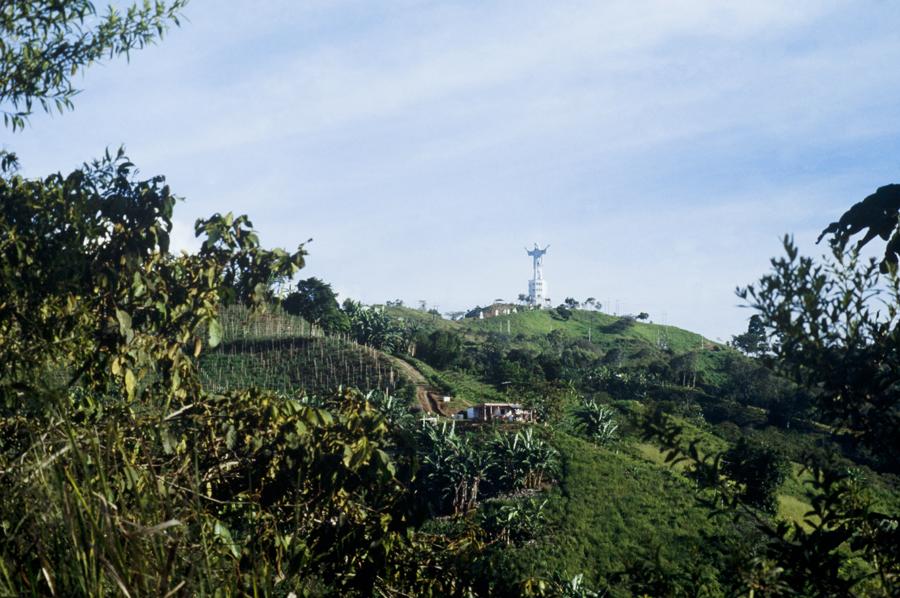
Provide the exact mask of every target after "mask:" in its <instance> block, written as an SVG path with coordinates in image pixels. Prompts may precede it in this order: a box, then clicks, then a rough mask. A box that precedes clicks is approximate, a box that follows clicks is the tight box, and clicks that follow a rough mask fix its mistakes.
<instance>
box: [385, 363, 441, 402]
mask: <svg viewBox="0 0 900 598" xmlns="http://www.w3.org/2000/svg"><path fill="white" fill-rule="evenodd" d="M388 357H390V359H391V361H392V362H393V364H394V365H395V366H397V369H399V370H401V371H402V372H403V373H404V374H405V375H406V377H407V378H409V379H410V380H411V381H412V383H413V384H414V385H415V387H416V400H417V401H418V402H419V405H421V406H422V410H423V411H424V412H425V413H436V414H438V415H447V413H445V412H444V409H443V394H442V393H441V392H440V391H439V390H437V389H436V388H434V387H432V386H431V385H430V384H429V383H428V379H427V378H425V376H424V375H422V372H420V371H419V370H417V369H416V368H415V367H414V366H413V365H412V364H410V363H407V362H406V361H404V360H402V359H400V358H399V357H394V356H393V355H389V356H388Z"/></svg>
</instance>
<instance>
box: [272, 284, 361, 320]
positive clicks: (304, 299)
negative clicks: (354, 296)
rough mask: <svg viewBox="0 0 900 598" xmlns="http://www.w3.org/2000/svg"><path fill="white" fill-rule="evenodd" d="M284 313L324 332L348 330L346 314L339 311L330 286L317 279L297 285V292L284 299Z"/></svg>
mask: <svg viewBox="0 0 900 598" xmlns="http://www.w3.org/2000/svg"><path fill="white" fill-rule="evenodd" d="M282 306H283V307H284V309H285V311H287V312H288V313H290V314H294V315H298V316H301V317H303V318H305V319H306V320H308V321H310V322H312V323H314V324H317V325H319V326H321V327H322V328H324V329H325V331H326V332H346V331H347V330H349V329H350V320H349V319H348V318H347V314H345V313H344V312H342V311H341V309H340V306H339V305H338V301H337V294H336V293H335V292H334V290H333V289H332V288H331V285H330V284H328V283H327V282H324V281H322V280H320V279H318V278H314V277H313V278H307V279H306V280H301V281H300V282H299V283H297V290H296V291H295V292H293V293H290V294H289V295H288V296H287V297H285V298H284V301H283V303H282Z"/></svg>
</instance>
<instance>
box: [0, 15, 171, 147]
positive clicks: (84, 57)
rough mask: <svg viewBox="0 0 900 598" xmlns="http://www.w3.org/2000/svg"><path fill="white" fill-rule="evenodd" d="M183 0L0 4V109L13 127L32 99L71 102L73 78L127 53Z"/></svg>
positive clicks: (64, 105)
mask: <svg viewBox="0 0 900 598" xmlns="http://www.w3.org/2000/svg"><path fill="white" fill-rule="evenodd" d="M186 3H187V0H169V1H163V0H156V1H154V2H150V1H149V0H148V1H145V2H143V3H141V4H137V3H135V4H132V5H130V6H128V7H127V8H124V9H116V8H115V7H113V6H110V7H109V8H107V10H106V13H105V14H103V15H101V14H99V13H98V11H97V9H96V7H95V6H94V3H93V2H91V1H90V0H66V1H60V0H27V1H19V0H12V1H7V2H3V3H2V4H0V110H2V111H3V122H4V124H5V125H6V126H7V127H11V128H12V129H13V130H16V129H21V128H22V127H24V125H25V122H26V119H27V118H28V116H29V115H30V114H31V113H32V111H33V108H34V104H35V102H37V103H38V104H39V105H40V106H41V108H42V109H43V110H45V111H48V112H49V111H51V110H53V109H56V110H58V111H60V112H62V111H63V110H66V109H71V108H72V107H73V103H72V98H73V97H74V96H75V95H76V94H77V93H78V90H77V89H76V88H75V87H74V86H73V85H72V79H73V77H74V76H75V75H76V74H78V73H79V72H81V71H82V70H83V69H84V68H85V67H87V66H89V65H90V64H92V63H95V62H97V61H99V60H101V59H103V58H104V57H109V58H112V57H115V56H120V55H123V54H124V55H125V56H128V55H129V53H130V52H131V51H132V50H135V49H139V48H142V47H144V46H145V45H147V44H150V43H153V42H155V41H156V40H158V39H159V38H161V37H162V36H163V34H164V33H165V32H166V29H167V28H168V27H169V26H170V25H171V24H175V25H177V24H178V18H179V14H180V12H181V10H182V9H183V8H184V6H185V4H186Z"/></svg>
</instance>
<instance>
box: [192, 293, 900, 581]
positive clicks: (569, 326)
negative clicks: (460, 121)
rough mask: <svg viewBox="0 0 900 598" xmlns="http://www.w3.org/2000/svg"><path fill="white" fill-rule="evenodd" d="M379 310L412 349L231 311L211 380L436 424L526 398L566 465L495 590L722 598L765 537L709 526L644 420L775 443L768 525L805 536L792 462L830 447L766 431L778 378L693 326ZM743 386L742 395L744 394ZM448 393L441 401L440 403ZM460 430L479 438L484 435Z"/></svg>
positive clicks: (693, 436) (594, 317)
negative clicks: (367, 396) (381, 399)
mask: <svg viewBox="0 0 900 598" xmlns="http://www.w3.org/2000/svg"><path fill="white" fill-rule="evenodd" d="M384 313H385V314H387V315H388V316H389V317H390V318H391V319H392V320H393V321H394V323H395V326H396V330H397V331H398V333H399V334H400V335H401V336H402V338H403V339H405V340H404V341H403V343H401V345H400V346H401V347H406V348H408V351H403V350H399V351H395V352H394V354H393V355H389V354H386V353H382V352H380V351H375V350H372V349H370V348H368V347H364V346H360V345H357V344H356V343H354V342H353V341H350V340H349V339H348V338H346V337H345V336H340V335H338V336H327V335H322V333H321V332H319V331H315V330H313V331H312V332H310V328H309V325H308V324H306V323H305V322H303V321H302V320H299V319H296V318H293V317H291V316H287V315H285V314H281V315H277V313H276V314H275V315H272V314H270V315H268V316H264V317H263V320H259V321H257V323H256V324H253V325H250V326H249V329H252V330H254V331H253V332H248V320H247V318H248V317H249V316H247V315H244V316H240V317H238V316H237V315H235V317H234V318H233V320H234V321H233V322H232V323H231V324H230V325H229V327H227V328H226V334H225V339H226V341H225V343H224V344H223V345H222V347H220V348H219V349H217V350H216V351H214V352H212V353H211V354H210V355H208V356H207V357H205V358H204V372H205V374H206V375H207V376H208V379H209V381H210V383H211V385H213V386H215V385H225V386H230V387H237V386H240V385H242V384H246V383H247V382H248V381H251V380H252V381H255V382H254V383H257V384H259V385H261V386H265V387H268V388H275V389H278V390H283V391H290V390H296V389H301V388H302V389H304V390H305V391H306V392H308V393H327V392H328V390H329V388H328V385H329V384H330V385H332V386H336V385H338V384H344V385H348V384H349V385H353V386H358V387H360V388H362V389H363V390H367V389H376V388H381V389H384V388H387V390H389V391H398V392H400V393H401V394H403V396H405V397H406V400H407V401H408V404H409V406H410V407H411V408H412V407H414V406H416V405H418V406H419V407H418V408H419V409H420V410H424V411H426V412H430V413H436V414H443V415H451V414H452V413H454V412H456V411H457V410H459V409H462V408H464V407H465V406H467V405H473V404H477V403H481V402H485V401H494V402H496V401H501V402H502V401H513V402H524V403H525V404H526V405H528V406H530V407H532V408H535V409H537V410H538V411H539V412H541V413H544V412H546V413H548V414H553V415H549V417H550V419H548V420H547V421H546V422H545V426H546V425H547V424H549V428H548V427H545V428H544V432H543V434H544V435H545V436H546V437H547V438H548V441H549V442H550V443H551V444H552V446H554V447H555V449H556V450H557V451H558V453H559V459H560V468H559V472H558V476H557V479H556V482H555V483H554V484H552V485H551V486H549V487H547V488H545V489H544V490H543V492H541V493H540V495H542V496H543V497H544V500H545V501H546V502H545V504H544V507H543V510H542V512H541V513H542V514H541V517H542V518H543V519H544V523H543V524H542V525H543V527H542V529H543V532H542V533H541V534H539V535H536V536H535V537H534V538H533V539H532V540H530V541H526V542H524V543H511V544H509V545H506V546H504V545H497V546H495V547H494V548H491V549H490V550H489V551H488V555H489V559H490V563H492V564H491V565H489V567H490V570H491V571H492V572H493V573H492V576H493V577H492V578H491V579H492V580H491V582H490V583H491V584H493V585H492V587H494V588H506V590H505V591H513V588H516V587H518V585H519V584H520V583H521V582H522V580H524V579H527V578H551V577H553V575H555V574H560V573H561V572H563V573H565V575H574V574H575V573H579V574H583V577H582V578H581V579H583V580H584V582H585V583H587V584H588V585H589V586H591V587H595V588H598V589H605V590H606V591H608V592H610V595H613V596H628V595H631V594H632V593H634V592H647V593H649V594H651V595H653V594H654V593H659V592H662V593H663V594H678V593H684V592H687V593H690V594H693V593H703V592H706V593H707V594H708V595H719V594H720V593H721V592H723V591H724V590H723V588H725V587H726V586H728V584H730V583H732V582H733V580H732V579H731V578H730V573H729V571H728V567H730V565H728V559H729V558H732V557H731V556H729V555H730V552H729V550H730V548H729V547H731V546H734V545H736V544H740V543H744V544H747V543H751V544H752V543H753V542H759V541H761V540H759V538H757V537H756V536H755V535H754V534H755V533H756V532H754V531H753V529H752V528H751V527H746V526H745V527H743V528H742V527H740V526H738V527H735V525H734V524H732V523H729V522H727V521H726V520H722V519H711V511H710V509H709V507H708V506H706V505H704V504H703V503H702V501H698V495H697V486H696V483H695V481H694V480H693V478H692V477H691V476H692V473H691V471H692V470H691V468H690V467H686V466H685V465H684V464H679V465H677V466H676V467H672V465H670V464H669V463H668V461H667V459H666V453H665V451H664V450H663V449H662V448H660V447H659V445H658V444H656V443H654V442H648V441H647V440H646V439H645V438H643V436H642V432H641V429H640V424H639V421H640V419H641V417H642V416H643V415H646V414H648V413H649V410H650V409H651V408H662V409H663V410H665V411H666V412H668V413H669V414H670V415H671V416H673V417H675V418H676V420H677V421H678V422H680V424H681V425H682V426H684V427H685V430H686V434H687V436H686V438H687V439H689V440H694V441H696V442H697V443H698V447H700V451H701V454H703V455H706V454H714V453H716V452H721V451H725V450H727V449H728V448H729V447H732V446H734V445H735V443H736V442H737V441H738V440H739V439H740V438H742V437H746V438H748V439H751V440H752V441H753V442H756V443H759V444H760V446H767V447H774V448H775V449H776V450H777V451H779V454H781V455H784V459H785V460H786V461H785V462H786V463H787V464H788V469H787V473H786V477H785V479H784V481H783V483H782V484H781V485H780V487H779V488H778V490H777V491H776V494H775V497H774V500H775V502H774V505H775V510H774V512H773V515H772V516H773V517H775V518H776V519H781V520H784V521H788V522H795V523H797V524H798V525H801V526H803V527H804V529H810V526H811V525H812V523H811V521H813V520H810V519H808V512H809V511H810V510H811V509H812V504H813V502H814V500H815V493H814V492H813V491H812V489H811V488H810V486H809V482H810V480H811V478H810V474H809V473H808V472H807V471H805V470H804V469H803V468H802V467H801V465H800V462H801V461H802V459H803V456H804V455H805V454H807V453H808V452H809V451H817V450H820V447H822V446H823V443H825V442H826V440H827V438H826V435H825V434H824V433H823V432H822V431H821V430H820V429H819V428H817V427H816V426H815V425H814V422H808V421H805V420H802V419H800V418H794V419H790V418H789V419H788V421H787V425H785V423H784V422H782V423H781V424H778V425H775V424H774V423H773V422H775V420H774V419H773V417H774V416H773V415H771V414H770V409H771V408H772V407H773V405H775V402H776V401H779V400H782V399H780V398H779V397H781V396H782V395H781V394H779V393H781V392H782V390H781V386H779V385H781V384H782V382H779V381H778V380H777V379H775V378H772V377H771V376H770V375H769V374H765V373H764V372H763V370H760V369H759V366H757V365H755V364H754V362H753V361H752V360H749V359H747V358H746V357H744V356H742V355H740V354H739V353H737V352H736V351H734V350H733V349H730V348H728V347H724V346H722V345H719V344H717V343H713V342H711V341H709V340H707V339H703V338H702V337H701V336H700V335H697V334H695V333H692V332H690V331H687V330H682V329H679V328H675V327H671V326H662V325H658V324H653V323H643V322H636V321H634V320H630V319H627V318H620V317H614V316H610V315H608V314H603V313H599V312H589V311H582V310H574V311H573V312H572V313H571V315H570V316H569V317H568V318H565V319H563V318H560V317H559V316H558V315H557V314H555V313H553V312H551V311H549V310H544V311H527V312H522V313H517V314H512V315H509V316H502V317H497V318H491V319H485V320H477V319H466V320H461V321H450V320H446V319H443V318H440V317H438V316H436V315H434V314H428V313H424V312H421V311H418V310H412V309H408V308H402V307H391V308H387V309H385V310H384ZM242 318H243V319H242ZM279 318H281V320H279ZM263 322H267V323H263ZM254 326H256V328H254ZM273 330H274V331H275V332H273ZM230 363H233V364H236V367H237V369H239V370H243V371H244V372H245V373H244V374H243V376H244V377H238V378H235V377H234V376H233V375H231V374H230V373H229V370H228V369H227V368H228V367H229V366H228V365H223V364H230ZM319 364H323V365H319ZM248 371H249V372H255V374H253V375H252V376H247V375H246V372H248ZM386 380H387V381H391V380H393V386H391V385H390V384H385V382H386ZM760 380H763V382H760ZM746 384H749V385H750V394H748V393H747V392H742V390H741V389H742V388H744V386H745V385H746ZM404 389H405V390H404ZM745 390H746V389H745ZM445 394H446V395H449V396H450V397H452V400H451V401H450V402H449V403H443V402H442V401H440V397H441V396H443V395H445ZM747 397H750V398H749V402H747ZM590 398H593V400H599V401H600V402H601V403H602V404H605V405H607V406H608V407H609V413H610V418H611V419H612V421H614V422H616V426H617V430H616V432H615V433H614V434H613V435H612V436H610V437H609V439H607V440H606V441H604V442H597V441H596V440H595V439H594V438H592V437H591V436H589V435H586V432H585V430H586V429H585V428H584V427H583V422H582V419H581V418H582V415H579V414H581V413H582V410H583V407H582V406H583V405H584V401H586V400H588V399H590ZM465 434H467V435H472V434H474V435H475V436H476V437H481V431H479V430H478V429H477V428H473V429H468V431H466V432H465ZM484 441H485V440H478V441H476V442H484ZM842 458H843V459H844V461H845V463H847V465H848V466H853V467H858V468H860V469H861V470H864V471H865V472H866V473H865V475H866V476H867V478H868V479H869V481H870V483H871V485H872V489H873V490H872V492H873V496H875V497H876V501H877V504H879V505H881V506H882V507H883V508H885V509H888V510H893V509H897V508H898V506H900V500H898V496H900V494H898V487H900V484H898V480H897V479H896V478H894V477H893V476H890V475H882V474H879V473H877V472H876V471H875V470H874V469H872V468H870V467H867V466H866V465H865V464H864V463H862V462H855V461H854V455H853V454H852V453H846V454H845V455H844V456H843V457H842ZM526 496H528V495H526ZM522 500H524V499H517V498H504V497H503V495H500V496H499V497H497V498H493V499H490V500H488V501H487V502H485V503H484V507H483V509H487V511H485V513H487V512H489V511H490V509H494V508H497V507H496V505H495V503H496V504H497V505H508V508H519V507H515V506H514V505H520V506H521V505H523V504H527V503H522V502H521V501H522ZM529 500H530V499H529ZM492 501H494V502H492ZM497 501H499V502H497ZM491 505H494V506H491ZM509 505H513V506H509ZM479 512H480V511H479ZM484 516H486V515H484ZM451 521H452V520H451ZM435 523H437V520H436V521H435V522H432V523H428V524H426V528H425V529H432V528H431V526H432V525H434V524H435ZM457 523H461V520H458V522H457ZM446 525H447V523H441V524H440V525H438V527H437V528H436V529H438V530H442V529H444V528H445V527H446ZM454 525H457V524H453V525H450V528H448V529H454ZM441 533H443V532H441ZM648 567H650V569H648ZM482 574H483V573H476V578H477V577H478V575H482ZM482 581H484V580H482ZM485 583H486V582H485Z"/></svg>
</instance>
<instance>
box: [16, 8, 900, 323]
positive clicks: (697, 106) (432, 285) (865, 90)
mask: <svg viewBox="0 0 900 598" xmlns="http://www.w3.org/2000/svg"><path fill="white" fill-rule="evenodd" d="M186 16H187V20H186V21H185V23H184V24H183V26H182V28H181V29H177V30H174V31H172V32H171V34H170V35H169V37H168V38H167V39H166V40H164V41H163V42H162V43H161V44H160V45H158V46H155V47H151V48H148V49H146V50H143V51H140V52H138V53H135V54H134V55H133V56H132V59H131V62H130V64H126V63H125V62H124V61H117V62H112V63H106V64H102V65H98V66H95V67H93V68H91V69H90V70H89V71H87V74H86V75H85V76H84V77H83V78H80V79H79V81H78V84H79V85H80V86H81V87H82V88H83V89H84V92H83V93H82V94H81V95H79V96H78V97H77V98H76V109H75V111H74V112H71V113H67V114H65V115H62V116H59V115H56V116H52V117H50V116H45V115H36V116H35V117H34V118H32V121H31V124H30V126H29V127H28V128H26V130H25V131H24V132H19V133H15V134H13V133H10V132H9V131H8V130H7V131H5V132H4V136H5V137H4V140H3V146H4V147H6V148H8V149H12V150H14V151H16V152H17V153H18V155H19V157H20V159H21V161H22V163H23V166H24V169H23V170H24V173H25V174H26V175H34V176H37V175H40V174H44V173H47V172H51V171H56V170H69V169H71V168H73V167H75V166H77V165H78V164H80V163H81V162H82V161H85V160H88V159H90V158H92V157H96V156H99V155H100V154H101V153H102V152H103V150H104V148H106V147H112V148H115V147H117V146H118V145H120V144H124V145H125V146H126V148H127V150H128V154H129V156H130V157H131V158H132V160H133V161H134V162H135V163H137V164H138V166H139V167H140V168H141V171H142V174H143V175H146V176H150V175H154V174H164V175H166V176H167V178H168V181H169V182H170V184H171V185H172V188H173V189H174V191H175V192H176V193H177V194H178V195H181V196H183V197H184V198H185V201H184V202H183V203H181V204H180V205H179V206H178V208H177V210H176V215H175V219H176V243H177V245H178V246H179V247H183V248H186V249H190V248H191V247H193V246H194V240H193V239H192V223H193V221H194V220H195V219H196V218H198V217H201V216H206V215H208V214H210V213H212V212H216V211H220V212H225V211H233V212H238V213H248V214H249V215H250V216H251V219H252V220H253V222H254V224H255V225H256V228H257V229H258V230H259V231H260V233H261V237H262V239H263V242H264V243H265V244H267V245H270V246H276V245H280V246H296V244H298V243H300V242H302V241H304V240H306V239H308V238H310V237H312V238H313V239H314V241H313V243H311V244H310V245H309V251H310V255H309V259H308V268H307V269H306V270H305V272H304V275H310V276H312V275H315V276H320V277H322V278H324V279H326V280H328V281H330V282H332V283H333V284H334V286H335V288H336V289H337V290H338V291H340V292H341V294H342V296H343V297H346V296H350V297H354V298H357V299H361V300H363V301H364V302H367V303H375V302H382V301H384V300H386V299H392V298H402V299H404V300H405V301H407V303H410V304H415V303H416V302H417V300H419V299H425V300H426V301H428V303H429V305H436V306H438V307H439V309H440V310H441V311H450V310H456V309H463V308H466V307H471V306H474V305H475V304H482V305H483V304H485V303H487V302H489V301H491V300H493V299H494V298H500V297H502V298H506V299H514V298H515V297H516V296H517V295H518V294H519V293H521V292H525V290H526V285H527V279H528V277H529V275H530V258H528V257H527V256H526V255H525V251H524V246H525V245H531V244H532V243H533V242H535V241H537V242H539V243H542V244H548V243H549V244H550V245H551V248H550V251H549V253H548V254H547V256H546V257H545V261H544V270H545V276H546V278H547V279H548V282H549V285H550V292H551V296H552V297H553V299H554V300H556V301H562V299H564V298H565V297H566V296H573V297H576V298H578V299H584V298H586V297H588V296H594V297H596V298H597V299H598V300H600V301H601V302H603V303H604V304H606V306H608V307H609V308H614V307H615V304H616V302H618V304H619V310H620V311H624V312H633V313H637V312H639V311H647V312H649V313H650V315H651V318H652V319H653V320H655V321H662V320H663V317H664V316H665V319H666V321H667V322H668V323H669V324H676V325H679V326H683V327H686V328H690V329H693V330H696V331H699V332H702V333H703V334H705V335H706V336H708V337H710V338H717V337H718V338H722V339H727V338H728V337H730V335H732V334H735V333H738V332H740V331H742V330H743V329H745V327H746V324H745V322H746V319H747V318H748V317H749V313H748V312H747V310H744V309H740V308H739V307H737V305H738V303H739V300H738V299H737V298H736V297H735V296H734V288H735V287H736V286H737V285H743V284H746V283H749V282H752V281H754V280H756V279H757V278H758V277H759V276H760V275H761V274H762V273H764V272H765V271H766V269H767V266H768V260H769V258H770V257H771V256H773V255H776V254H778V253H779V251H780V238H781V236H782V235H783V234H784V233H787V232H790V233H793V234H795V235H796V236H797V239H798V240H799V241H800V243H801V245H802V246H803V247H804V248H805V249H806V250H807V251H809V252H812V251H815V250H816V248H815V247H814V246H813V245H812V244H811V240H812V239H814V238H815V236H816V234H817V232H818V231H819V230H821V229H822V228H823V227H824V226H825V225H827V224H828V223H829V222H830V221H831V220H834V219H835V218H837V217H838V216H839V215H840V214H841V212H842V211H843V210H844V209H846V208H847V207H849V205H850V204H851V203H853V202H855V201H858V200H860V199H862V198H863V197H864V196H866V195H868V194H869V193H871V192H872V191H873V190H874V189H875V188H876V187H877V186H880V185H883V184H886V183H889V182H895V181H897V179H898V177H897V168H898V149H900V135H898V134H900V108H898V106H900V70H898V69H897V65H898V64H900V36H898V35H897V33H896V31H897V25H898V23H900V18H898V17H900V4H897V3H893V2H826V1H817V2H803V1H794V2H778V3H774V2H773V3H769V2H764V1H758V0H754V1H753V2H734V3H722V2H697V1H687V2H678V1H658V2H652V1H646V2H644V1H636V0H629V1H627V2H612V1H611V2H599V1H598V2H545V1H542V2H529V1H522V0H517V1H510V2H474V1H473V2H424V1H413V0H410V1H397V2H378V3H376V2H366V1H357V2H354V1H342V0H335V1H327V2H326V1H322V2H302V1H300V0H291V1H276V0H271V1H268V0H267V1H265V2H260V1H255V2H250V1H247V2H244V1H238V0H229V2H213V1H212V0H193V2H192V3H191V4H190V5H189V6H188V8H187V9H186ZM604 311H606V308H604Z"/></svg>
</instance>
